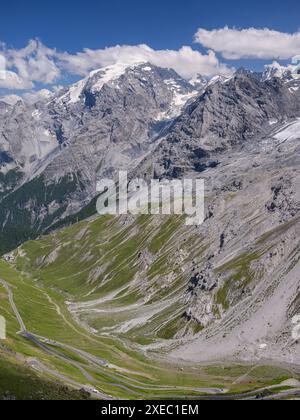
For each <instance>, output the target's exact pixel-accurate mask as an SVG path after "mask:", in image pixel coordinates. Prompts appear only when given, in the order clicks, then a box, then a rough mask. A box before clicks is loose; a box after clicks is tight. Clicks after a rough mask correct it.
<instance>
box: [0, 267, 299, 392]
mask: <svg viewBox="0 0 300 420" xmlns="http://www.w3.org/2000/svg"><path fill="white" fill-rule="evenodd" d="M0 277H1V279H2V280H1V282H0V283H1V285H0V290H1V301H0V302H1V305H0V308H1V309H0V311H1V314H4V315H5V318H6V319H7V334H8V335H7V340H5V341H3V342H1V350H0V351H1V366H0V371H1V376H0V378H1V379H0V394H1V393H2V394H1V395H2V398H11V397H14V396H15V397H16V398H26V395H25V394H26V393H25V391H24V387H23V388H22V387H21V388H18V387H17V386H16V384H17V383H20V382H18V381H16V380H14V379H13V378H14V374H15V373H14V372H18V375H19V378H20V372H21V377H22V374H23V372H24V375H25V377H26V378H28V377H29V379H30V384H31V383H32V388H31V390H30V392H31V395H32V398H35V399H38V398H39V396H40V397H41V398H46V399H47V398H49V399H59V398H62V399H68V398H70V399H77V398H79V399H80V398H87V395H88V394H90V396H92V397H93V398H100V399H114V398H117V399H118V398H127V399H140V398H142V399H152V398H155V399H164V398H171V399H173V398H177V399H181V398H182V399H198V398H209V399H210V398H218V399H219V398H220V399H222V398H250V399H251V398H252V397H255V396H256V397H257V395H259V396H261V397H264V398H271V397H272V394H274V396H275V395H276V394H278V392H280V393H281V392H282V393H283V394H282V396H286V397H291V396H292V395H294V396H295V395H297V393H299V392H300V383H299V382H298V381H297V380H296V378H299V379H300V373H299V372H297V370H294V368H293V367H286V366H285V367H283V366H281V367H279V366H277V367H271V366H262V365H257V366H250V365H237V364H232V365H231V366H227V367H226V366H224V367H218V366H212V365H211V366H206V367H203V366H202V367H199V366H193V365H191V364H188V363H186V364H185V365H181V364H180V365H178V364H171V363H169V362H167V363H166V361H164V360H163V358H161V357H160V358H158V361H157V362H154V357H153V358H152V359H151V358H147V357H144V356H143V355H141V354H138V353H134V352H133V351H132V350H131V349H129V348H127V347H126V343H122V342H112V341H111V340H109V339H108V338H104V337H97V336H95V335H93V334H91V333H89V332H87V331H85V330H83V329H82V327H81V326H79V325H77V324H76V323H75V322H74V320H73V319H72V317H70V315H69V313H68V311H67V309H66V308H65V306H64V304H63V301H62V299H61V297H59V295H58V294H56V293H54V292H53V291H50V290H47V289H46V288H44V287H39V286H38V285H37V284H36V283H35V282H33V281H32V280H30V279H29V278H26V277H25V276H24V275H22V274H20V273H18V272H17V271H15V270H14V269H13V268H11V267H10V266H9V265H8V264H6V263H5V262H1V263H0ZM3 278H6V279H7V280H3ZM49 302H51V303H50V305H49ZM27 328H28V329H29V330H27ZM7 375H9V376H10V379H11V380H10V381H8V380H7ZM291 377H293V378H295V379H294V380H293V381H292V380H291ZM53 381H56V382H53ZM57 381H59V382H58V383H57ZM36 383H44V384H45V385H44V387H43V388H42V391H41V388H39V389H40V394H39V393H36V392H35V390H34V389H35V386H36ZM59 383H61V385H59ZM62 384H64V386H63V385H62ZM30 386H31V385H30ZM66 386H67V387H69V389H77V390H78V391H79V390H81V391H80V392H78V393H77V394H76V393H73V392H72V391H68V388H66ZM22 389H23V391H22ZM44 389H46V390H47V391H45V392H44ZM48 389H49V391H48ZM53 390H56V391H55V392H54V391H53ZM50 391H51V392H50ZM41 394H43V395H41ZM27 398H28V397H27Z"/></svg>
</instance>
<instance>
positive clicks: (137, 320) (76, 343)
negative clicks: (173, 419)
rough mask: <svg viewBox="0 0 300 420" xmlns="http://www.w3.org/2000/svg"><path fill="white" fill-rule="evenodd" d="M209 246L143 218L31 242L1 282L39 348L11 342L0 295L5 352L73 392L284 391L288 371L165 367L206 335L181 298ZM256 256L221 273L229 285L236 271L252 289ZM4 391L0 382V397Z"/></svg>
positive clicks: (170, 223)
mask: <svg viewBox="0 0 300 420" xmlns="http://www.w3.org/2000/svg"><path fill="white" fill-rule="evenodd" d="M209 241H210V238H203V237H201V236H200V235H199V234H197V230H196V229H195V228H193V227H191V228H186V227H185V225H184V223H183V220H182V218H180V217H171V218H168V217H166V218H165V219H164V220H163V221H161V219H159V221H158V219H157V218H155V217H145V216H141V217H139V218H132V217H124V218H119V219H116V218H111V217H101V218H97V219H95V220H92V221H85V222H81V223H78V224H76V225H73V226H71V227H69V228H67V229H64V230H62V231H59V232H55V233H53V234H50V235H48V236H46V237H44V238H42V239H40V240H38V241H31V242H27V243H26V244H24V245H23V246H22V247H21V248H19V249H18V250H16V251H15V252H14V253H13V254H12V255H11V262H10V263H9V264H8V263H6V262H4V261H1V262H0V279H2V280H4V281H5V282H7V283H8V284H9V285H10V287H11V290H12V293H13V296H14V301H15V304H16V306H17V308H18V310H19V312H20V316H21V317H22V319H23V322H24V323H25V325H26V329H27V331H29V332H30V333H31V334H34V335H35V336H36V337H38V338H39V340H40V342H42V347H41V345H36V343H34V342H33V341H32V340H30V339H28V338H27V337H24V336H22V335H20V334H17V333H18V331H19V330H20V326H19V323H18V320H17V319H16V315H15V313H14V312H13V310H12V307H11V304H10V302H9V299H8V293H7V290H6V289H5V287H3V286H0V296H1V299H0V314H1V315H3V316H5V318H6V320H7V328H8V339H7V340H6V342H5V351H6V352H8V354H11V355H13V356H11V357H13V358H15V360H18V358H20V357H21V358H24V361H25V363H27V365H28V366H31V367H34V370H35V371H36V370H37V369H36V363H37V362H38V365H37V366H38V373H39V375H40V376H42V377H43V378H45V380H49V379H51V380H59V379H61V378H63V382H65V383H66V384H68V385H69V386H74V384H76V386H74V387H75V388H76V389H80V388H81V387H84V386H88V388H89V389H90V388H93V389H94V388H96V389H97V390H98V391H99V392H100V393H101V394H104V395H106V396H109V395H111V396H113V397H118V398H119V397H122V398H129V399H132V398H164V397H165V398H176V397H182V398H183V397H186V398H191V397H195V398H197V397H199V396H201V395H205V394H208V393H209V394H211V393H219V392H222V390H224V389H227V390H228V391H231V392H235V393H238V392H244V391H246V390H251V389H252V390H253V389H259V388H262V387H264V386H266V385H274V383H275V384H280V383H281V382H282V381H283V380H285V379H288V378H290V377H291V375H292V374H293V373H291V371H290V370H286V369H285V368H275V367H267V368H266V367H264V366H260V365H257V366H256V367H255V368H254V367H253V366H251V365H246V366H240V365H237V366H236V365H232V366H230V365H229V366H227V367H226V369H225V368H224V367H222V368H220V367H218V366H211V367H210V368H206V367H205V366H198V365H195V364H187V363H184V364H183V363H181V362H180V361H172V360H169V361H168V362H166V359H165V358H164V354H165V352H166V351H169V350H171V349H172V348H173V347H174V346H175V344H178V342H180V341H181V340H182V339H183V337H193V336H194V335H196V334H197V333H199V332H200V331H201V329H202V326H201V325H200V324H199V323H198V322H197V321H196V320H195V319H191V318H189V316H188V312H187V311H188V307H189V304H190V303H189V301H188V300H187V297H188V295H189V293H190V290H192V286H193V281H192V274H193V265H194V264H196V263H197V262H198V263H199V262H201V261H202V259H203V254H204V253H205V250H206V249H207V247H208V246H209ZM257 247H258V249H257V251H256V252H253V256H251V257H250V256H247V257H245V256H241V257H240V258H238V259H234V260H233V261H232V262H231V263H230V264H227V265H226V266H224V267H222V266H221V268H220V270H222V271H224V272H225V273H226V276H228V273H233V274H232V275H231V279H232V280H231V281H234V276H238V272H239V271H240V272H242V273H243V276H244V277H245V281H247V282H248V283H250V282H251V281H252V279H253V278H254V276H253V274H251V271H250V267H251V264H252V262H253V261H256V260H257V259H259V258H261V255H262V254H263V252H262V250H263V248H264V247H265V245H264V247H262V248H259V247H260V245H259V244H258V245H257ZM234 273H235V274H234ZM244 273H245V275H244ZM246 273H248V275H249V276H250V278H248V277H247V276H246ZM251 276H252V277H251ZM227 287H228V289H227V292H226V294H225V292H224V291H223V289H220V290H221V291H218V290H216V291H215V292H214V293H215V299H216V311H215V312H216V314H215V316H216V317H218V316H219V314H218V308H219V305H224V307H225V308H226V304H228V303H226V302H228V300H227V299H228V296H230V297H231V296H232V295H233V296H234V289H232V288H230V286H227ZM232 290H233V292H232ZM228 293H229V294H228ZM218 300H220V302H218ZM173 338H176V340H173ZM102 362H104V363H102ZM266 372H267V374H266ZM295 376H297V372H296V373H295ZM34 378H35V375H34V376H33V379H34ZM0 382H1V379H0ZM3 382H5V377H4V376H3V379H2V386H4V388H5V383H4V385H3ZM20 397H22V396H20ZM46 398H47V396H46Z"/></svg>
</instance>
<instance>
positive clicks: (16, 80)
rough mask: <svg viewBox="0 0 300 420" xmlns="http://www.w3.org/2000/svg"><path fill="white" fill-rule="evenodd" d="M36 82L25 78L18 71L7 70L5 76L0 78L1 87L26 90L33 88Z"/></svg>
mask: <svg viewBox="0 0 300 420" xmlns="http://www.w3.org/2000/svg"><path fill="white" fill-rule="evenodd" d="M33 87H34V84H33V83H32V81H30V80H26V79H23V78H22V77H20V76H19V75H18V74H17V73H15V72H13V71H10V70H6V71H5V74H4V76H3V78H1V79H0V88H1V89H10V90H24V89H32V88H33Z"/></svg>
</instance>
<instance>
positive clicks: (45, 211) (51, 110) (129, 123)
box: [0, 63, 198, 236]
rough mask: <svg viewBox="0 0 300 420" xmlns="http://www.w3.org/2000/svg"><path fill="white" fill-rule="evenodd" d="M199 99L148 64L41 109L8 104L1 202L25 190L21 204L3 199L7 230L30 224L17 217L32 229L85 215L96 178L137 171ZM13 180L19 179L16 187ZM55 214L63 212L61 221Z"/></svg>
mask: <svg viewBox="0 0 300 420" xmlns="http://www.w3.org/2000/svg"><path fill="white" fill-rule="evenodd" d="M197 93H198V91H197V90H195V88H194V87H193V86H192V85H191V84H189V83H188V82H187V81H185V80H184V79H182V78H181V77H180V76H178V75H177V74H176V73H175V72H174V71H173V70H168V69H162V68H158V67H155V66H153V65H150V64H148V63H144V64H140V65H136V66H111V67H108V68H106V69H103V70H100V71H96V72H92V73H91V75H90V76H89V77H87V78H86V79H84V80H82V81H80V82H78V83H77V84H75V85H73V86H71V87H70V88H68V89H65V90H63V91H61V92H59V93H57V94H55V95H53V97H47V98H45V99H44V100H40V101H39V102H38V103H36V104H34V105H27V104H25V103H23V102H18V103H17V104H16V105H15V106H14V107H9V106H7V105H6V104H3V105H2V106H1V109H2V110H3V111H1V112H2V114H3V116H2V115H1V117H0V127H1V132H0V152H1V163H0V165H1V172H2V173H3V174H5V178H4V179H2V178H1V179H0V183H1V185H0V188H1V192H2V194H1V195H2V197H5V194H6V193H8V192H11V191H12V189H16V188H18V186H20V185H21V187H20V188H19V191H18V193H17V195H16V197H22V200H21V203H18V200H14V197H13V196H9V197H7V199H5V198H3V199H4V200H5V202H4V203H3V205H2V210H1V220H0V224H3V222H4V221H5V226H4V225H3V229H9V226H10V224H13V223H15V222H17V220H18V219H23V218H22V217H21V218H20V215H19V216H18V217H17V213H18V212H26V213H27V215H26V217H25V220H26V221H27V223H29V224H30V225H31V226H30V227H29V230H31V227H32V226H39V229H40V226H41V225H44V227H46V225H47V224H49V221H50V220H51V223H52V222H53V220H55V218H58V217H62V216H63V217H65V216H67V215H69V214H73V213H75V212H77V211H79V210H80V209H81V208H83V207H84V206H85V205H86V204H88V202H89V201H90V200H91V199H92V198H93V197H94V196H95V194H96V187H95V181H96V179H97V177H113V176H114V174H116V172H117V171H119V170H121V169H131V168H133V167H134V166H136V165H137V162H138V161H139V159H141V158H142V157H144V156H145V155H146V154H147V153H148V152H149V151H150V150H151V149H152V145H153V143H154V142H155V140H156V139H157V138H158V137H159V135H160V133H161V131H162V130H163V129H164V128H165V127H166V126H168V124H169V121H170V120H171V119H172V118H174V116H176V115H178V114H179V113H180V111H181V108H182V107H183V106H184V105H185V103H186V102H187V101H188V100H189V99H190V98H192V97H193V96H195V95H197ZM7 174H8V175H7ZM7 177H8V178H9V179H10V180H11V179H13V182H10V184H9V188H8V185H7V179H6V178H7ZM32 181H33V182H32ZM28 185H29V187H28ZM58 186H59V189H60V194H61V197H58V194H54V195H55V201H53V200H52V198H53V194H52V193H51V191H52V190H53V188H54V189H57V188H58ZM63 186H64V188H65V190H64V189H63ZM29 189H30V191H31V197H30V200H29V199H28V190H29ZM42 190H43V191H44V193H43V192H42ZM43 194H44V197H45V199H44V201H45V203H44V204H43V205H41V204H42V203H41V199H40V197H41V196H42V195H43ZM12 206H13V210H12V211H11V210H9V208H10V207H12ZM15 206H17V209H15ZM5 209H6V210H5ZM53 209H57V211H56V212H54V216H55V217H53ZM7 212H8V213H7ZM18 214H19V213H18ZM50 216H51V217H50ZM44 220H48V221H47V223H46V224H45V223H43V221H44ZM22 223H23V224H24V219H23V222H22ZM35 229H36V228H35ZM6 232H7V234H8V235H9V233H8V232H9V230H8V231H6ZM6 236H7V235H6Z"/></svg>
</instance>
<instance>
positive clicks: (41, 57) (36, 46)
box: [4, 40, 60, 84]
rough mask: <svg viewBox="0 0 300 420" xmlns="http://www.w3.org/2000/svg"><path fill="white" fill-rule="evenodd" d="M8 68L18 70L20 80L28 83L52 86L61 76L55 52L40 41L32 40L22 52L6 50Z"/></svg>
mask: <svg viewBox="0 0 300 420" xmlns="http://www.w3.org/2000/svg"><path fill="white" fill-rule="evenodd" d="M4 54H5V57H6V60H7V66H8V67H13V68H15V69H16V71H17V73H18V75H19V77H20V78H22V79H23V80H26V81H33V82H40V83H44V84H50V83H53V82H55V80H57V79H58V78H59V76H60V69H59V68H58V66H57V64H56V62H55V59H54V56H55V50H53V49H50V48H47V47H46V46H45V45H43V44H42V43H41V42H40V41H38V40H30V41H29V43H28V45H27V46H26V47H25V48H23V49H20V50H15V49H8V50H4Z"/></svg>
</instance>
